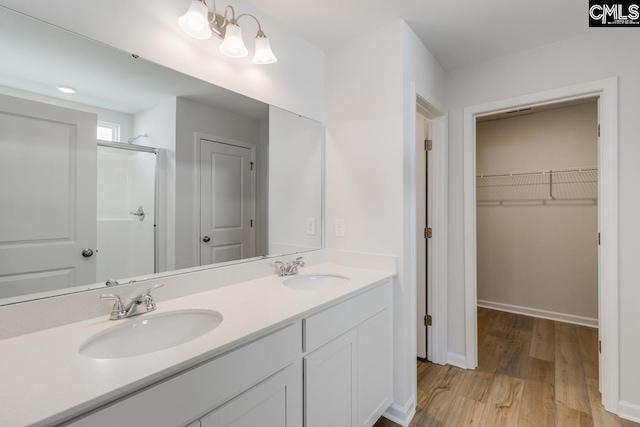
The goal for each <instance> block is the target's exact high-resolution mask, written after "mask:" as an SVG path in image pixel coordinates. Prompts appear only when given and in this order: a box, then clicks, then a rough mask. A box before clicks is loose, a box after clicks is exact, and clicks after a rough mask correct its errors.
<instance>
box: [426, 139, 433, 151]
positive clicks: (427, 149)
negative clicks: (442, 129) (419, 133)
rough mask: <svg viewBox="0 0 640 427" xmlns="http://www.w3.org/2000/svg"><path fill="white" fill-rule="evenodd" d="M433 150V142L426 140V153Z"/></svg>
mask: <svg viewBox="0 0 640 427" xmlns="http://www.w3.org/2000/svg"><path fill="white" fill-rule="evenodd" d="M431 150H433V141H431V140H430V139H425V140H424V151H431Z"/></svg>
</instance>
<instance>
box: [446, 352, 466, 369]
mask: <svg viewBox="0 0 640 427" xmlns="http://www.w3.org/2000/svg"><path fill="white" fill-rule="evenodd" d="M447 364H449V365H453V366H457V367H458V368H462V369H466V368H467V357H466V356H465V355H464V354H457V353H451V352H449V353H448V354H447Z"/></svg>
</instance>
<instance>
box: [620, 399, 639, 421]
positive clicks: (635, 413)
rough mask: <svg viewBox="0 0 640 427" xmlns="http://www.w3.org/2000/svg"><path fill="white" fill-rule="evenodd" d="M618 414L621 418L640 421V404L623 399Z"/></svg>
mask: <svg viewBox="0 0 640 427" xmlns="http://www.w3.org/2000/svg"><path fill="white" fill-rule="evenodd" d="M618 415H619V416H620V418H624V419H627V420H630V421H634V422H636V423H640V405H636V404H634V403H629V402H624V401H622V400H621V401H620V402H619V403H618Z"/></svg>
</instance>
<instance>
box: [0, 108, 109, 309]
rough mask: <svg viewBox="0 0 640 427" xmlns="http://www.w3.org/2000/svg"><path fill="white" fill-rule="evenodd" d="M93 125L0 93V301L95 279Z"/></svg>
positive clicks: (84, 116) (75, 114)
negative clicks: (84, 251)
mask: <svg viewBox="0 0 640 427" xmlns="http://www.w3.org/2000/svg"><path fill="white" fill-rule="evenodd" d="M96 126H97V117H96V116H95V115H93V114H89V113H85V112H81V111H76V110H71V109H67V108H62V107H57V106H53V105H49V104H44V103H40V102H34V101H27V100H23V99H19V98H14V97H10V96H4V95H0V201H1V202H0V298H5V297H13V296H18V295H24V294H31V293H35V292H45V291H51V290H55V289H60V288H66V287H73V286H77V285H82V284H88V283H95V278H96V277H95V275H96V261H95V260H96V255H93V254H92V255H91V256H86V257H85V256H83V255H82V252H83V250H84V249H87V250H90V251H91V252H95V249H96V246H95V245H96V170H95V169H96ZM89 253H90V252H89V251H87V252H86V253H85V254H86V255H89Z"/></svg>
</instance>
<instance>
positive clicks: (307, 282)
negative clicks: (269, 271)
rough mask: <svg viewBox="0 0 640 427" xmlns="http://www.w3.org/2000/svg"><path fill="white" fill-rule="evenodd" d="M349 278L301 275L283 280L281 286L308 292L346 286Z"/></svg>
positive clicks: (329, 275) (328, 275) (338, 275)
mask: <svg viewBox="0 0 640 427" xmlns="http://www.w3.org/2000/svg"><path fill="white" fill-rule="evenodd" d="M347 282H349V278H348V277H346V276H342V275H340V274H301V275H299V276H295V277H291V278H289V279H285V281H284V282H282V284H283V285H284V286H285V287H287V288H290V289H295V290H298V291H309V290H314V289H320V288H326V287H329V286H340V285H346V284H347Z"/></svg>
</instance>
